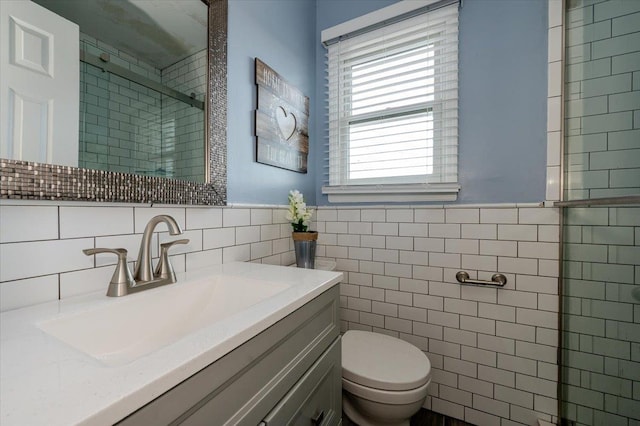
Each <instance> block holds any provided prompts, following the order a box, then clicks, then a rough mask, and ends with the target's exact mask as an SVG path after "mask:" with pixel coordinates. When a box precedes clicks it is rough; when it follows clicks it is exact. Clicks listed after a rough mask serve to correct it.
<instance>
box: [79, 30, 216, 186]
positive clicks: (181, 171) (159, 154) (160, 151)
mask: <svg viewBox="0 0 640 426" xmlns="http://www.w3.org/2000/svg"><path fill="white" fill-rule="evenodd" d="M81 41H82V43H81V47H82V48H83V49H84V50H85V51H87V52H89V53H91V54H93V55H96V56H99V55H100V54H101V53H103V52H106V53H108V54H109V55H110V60H109V61H110V62H111V63H113V64H115V65H119V66H121V67H124V68H126V69H128V70H130V71H133V72H135V73H136V74H139V75H140V76H142V77H145V78H148V79H150V80H153V81H155V82H158V83H162V84H164V85H165V86H167V87H170V88H172V89H175V90H178V91H179V92H181V93H184V94H187V95H190V94H191V93H195V95H196V96H195V98H196V99H198V100H200V101H204V100H205V91H206V84H205V83H206V73H207V66H206V64H207V58H206V53H207V52H206V50H203V51H201V52H198V53H195V54H193V55H191V56H189V57H187V58H185V59H183V60H182V61H179V62H177V63H175V64H173V65H170V66H168V67H167V68H165V69H163V70H160V69H157V68H155V67H153V66H152V65H150V64H146V63H145V62H143V61H141V60H139V59H137V58H134V57H132V56H131V55H129V54H127V53H126V52H123V51H120V50H118V49H116V48H114V47H112V46H110V45H108V44H106V43H104V42H102V41H100V40H96V39H95V38H92V37H90V36H87V35H85V34H81ZM80 66H81V71H82V72H81V73H80V80H81V81H80V136H79V140H80V157H79V161H80V164H79V166H80V167H84V168H90V169H97V170H111V171H115V172H123V173H135V174H144V175H148V176H160V177H173V178H176V179H181V180H189V181H194V182H204V169H205V165H204V155H203V152H204V146H203V141H204V140H205V137H204V130H205V125H204V111H203V110H201V109H198V108H195V107H191V106H189V105H187V104H185V103H184V102H181V101H178V100H176V99H174V98H171V97H170V96H167V95H162V94H160V93H159V92H156V91H155V90H152V89H149V88H146V87H144V86H142V85H140V84H138V83H135V82H132V81H129V80H127V79H125V78H122V77H120V76H118V75H115V74H112V73H107V72H103V71H102V70H101V69H99V68H97V67H94V66H92V65H89V64H86V63H83V62H81V63H80Z"/></svg>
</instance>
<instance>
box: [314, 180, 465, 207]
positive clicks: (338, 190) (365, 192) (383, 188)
mask: <svg viewBox="0 0 640 426" xmlns="http://www.w3.org/2000/svg"><path fill="white" fill-rule="evenodd" d="M459 191H460V185H458V184H456V183H437V184H417V185H415V184H414V185H344V186H323V187H322V193H323V194H327V195H328V196H329V202H330V203H367V202H396V203H402V202H416V201H456V200H457V199H458V192H459Z"/></svg>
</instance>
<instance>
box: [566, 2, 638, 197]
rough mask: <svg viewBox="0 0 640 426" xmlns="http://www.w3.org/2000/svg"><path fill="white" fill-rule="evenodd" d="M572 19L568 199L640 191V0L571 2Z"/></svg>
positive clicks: (568, 19)
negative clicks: (639, 187) (639, 184)
mask: <svg viewBox="0 0 640 426" xmlns="http://www.w3.org/2000/svg"><path fill="white" fill-rule="evenodd" d="M594 3H595V4H594ZM566 26H567V31H566V38H565V40H566V56H565V120H566V122H565V138H566V145H565V157H566V159H565V160H566V161H565V164H566V166H565V174H566V181H565V182H566V183H565V194H566V199H567V200H572V199H588V198H599V197H615V196H623V195H633V194H637V188H638V182H640V146H639V145H638V140H640V51H638V46H640V1H618V0H609V1H577V0H570V1H567V11H566Z"/></svg>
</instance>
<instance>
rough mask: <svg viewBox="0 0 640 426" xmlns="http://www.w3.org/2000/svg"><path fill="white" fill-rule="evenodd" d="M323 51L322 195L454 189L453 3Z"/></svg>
mask: <svg viewBox="0 0 640 426" xmlns="http://www.w3.org/2000/svg"><path fill="white" fill-rule="evenodd" d="M327 56H328V66H327V80H328V93H327V99H328V122H329V134H328V144H327V145H328V147H327V148H328V150H327V155H328V164H326V166H327V169H326V171H325V182H324V183H325V187H324V188H323V190H324V192H325V193H329V194H331V193H332V192H333V191H332V190H335V189H336V188H343V189H347V188H350V187H354V186H362V185H364V186H371V185H373V186H375V187H376V188H380V187H381V186H385V185H387V186H390V187H395V188H402V187H406V186H407V185H413V186H416V185H418V186H421V187H423V188H424V189H426V188H429V187H431V188H436V187H437V186H438V184H455V186H456V191H457V162H458V4H457V2H456V3H454V4H451V5H448V6H445V7H441V8H438V9H436V10H432V11H429V12H424V13H420V14H418V15H417V16H413V17H410V18H406V19H402V20H400V21H398V22H394V23H392V24H389V25H382V26H378V27H377V28H375V29H373V30H370V31H366V32H364V33H359V34H358V35H356V36H353V37H349V38H342V39H339V40H338V41H337V42H336V43H334V44H330V45H329V47H328V52H327ZM351 189H353V188H351Z"/></svg>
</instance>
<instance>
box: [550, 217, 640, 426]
mask: <svg viewBox="0 0 640 426" xmlns="http://www.w3.org/2000/svg"><path fill="white" fill-rule="evenodd" d="M565 221H566V222H567V223H570V224H571V226H570V227H568V229H567V231H566V232H567V235H566V237H565V238H566V239H569V240H570V241H571V243H569V244H565V256H564V257H565V264H566V267H565V281H564V282H565V284H564V285H565V289H564V293H565V295H566V297H565V299H566V300H565V303H564V315H563V327H564V336H563V339H564V345H563V348H562V349H563V357H564V365H565V366H566V367H565V368H564V371H565V374H563V377H564V380H563V389H564V391H565V394H566V413H565V417H567V418H568V419H569V420H573V421H576V422H577V423H578V424H589V425H600V424H607V425H608V424H625V425H626V424H629V425H632V424H638V423H640V409H639V407H640V393H639V392H638V389H640V309H638V303H637V298H638V296H637V295H636V296H635V297H634V290H636V292H637V288H638V284H640V275H639V273H640V268H638V266H637V265H638V261H639V260H640V238H638V237H640V232H638V231H639V230H640V208H638V207H609V208H607V207H590V208H588V209H573V208H572V209H567V212H566V218H565ZM606 225H608V226H606ZM605 227H606V233H605V232H604V231H605ZM634 302H635V303H634ZM541 403H542V402H541Z"/></svg>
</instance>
